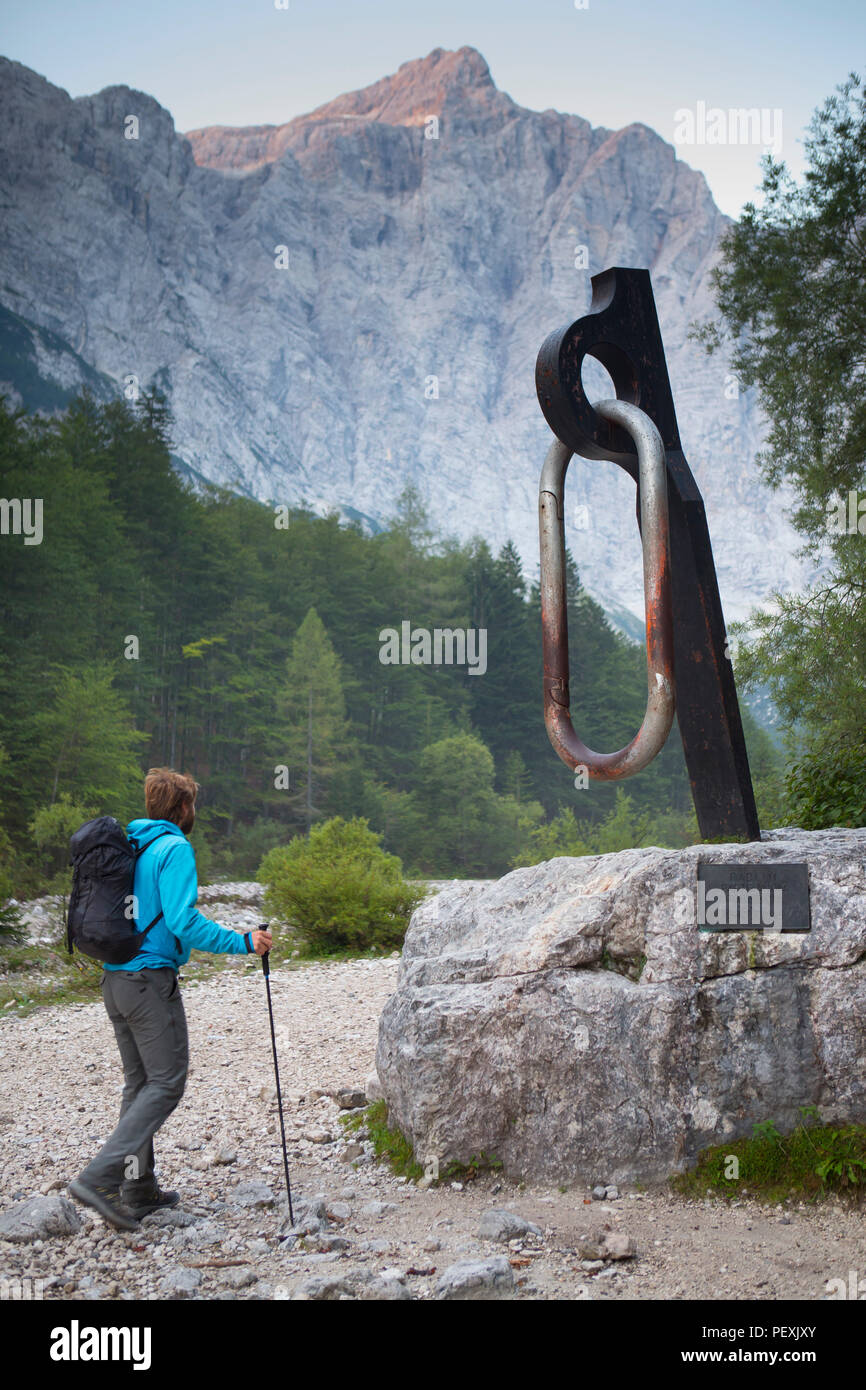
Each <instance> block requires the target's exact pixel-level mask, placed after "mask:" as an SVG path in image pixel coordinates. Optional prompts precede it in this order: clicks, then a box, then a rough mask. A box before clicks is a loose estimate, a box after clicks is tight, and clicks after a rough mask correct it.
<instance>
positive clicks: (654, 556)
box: [536, 267, 761, 840]
mask: <svg viewBox="0 0 866 1390" xmlns="http://www.w3.org/2000/svg"><path fill="white" fill-rule="evenodd" d="M592 286H593V299H592V304H591V307H590V312H589V313H588V314H587V315H585V316H584V317H583V318H581V319H578V320H577V322H576V323H573V324H571V325H570V326H569V327H567V328H564V329H560V330H558V331H557V332H555V333H551V334H550V336H549V337H548V338H547V339H546V340H545V342H544V343H543V344H542V347H541V351H540V352H539V354H538V363H537V366H536V388H537V391H538V399H539V402H540V404H541V409H542V411H543V412H544V417H545V419H546V420H547V423H548V424H549V425H550V428H551V429H552V430H553V433H554V434H555V435H556V440H555V442H554V443H553V444H552V445H551V447H550V450H549V452H548V455H547V458H546V459H545V463H544V468H543V470H542V475H541V486H540V493H539V528H540V539H541V602H542V627H543V644H544V718H545V724H546V726H547V731H548V734H549V736H550V740H551V743H552V744H553V746H554V748H555V749H556V752H557V753H558V755H559V756H560V758H562V760H563V762H565V763H566V764H567V765H568V766H569V767H571V768H576V767H581V766H582V767H585V768H586V770H587V773H588V775H589V777H591V778H595V779H600V780H606V781H609V780H613V779H616V778H622V777H630V776H632V775H633V774H634V773H636V772H639V771H640V770H641V769H642V768H644V767H646V766H647V764H648V763H650V762H651V761H652V759H653V758H654V757H655V756H656V754H657V753H658V752H660V750H661V748H662V747H663V746H664V743H665V740H666V739H667V736H668V733H669V731H670V728H671V725H672V722H673V716H674V703H675V702H676V714H677V720H678V723H679V728H680V734H681V737H682V742H683V751H684V753H685V758H686V765H687V768H688V773H689V780H690V782H691V788H692V796H693V798H694V803H695V810H696V812H697V817H698V825H699V827H700V832H701V835H702V836H703V837H704V839H717V838H719V837H724V838H726V839H731V840H759V839H760V838H761V832H760V828H759V825H758V814H757V810H756V808H755V798H754V794H753V791H752V782H751V776H750V773H749V762H748V757H747V755H746V745H745V740H744V738H743V727H742V721H741V719H740V710H739V704H738V702H737V691H736V686H735V684H734V673H733V668H732V666H731V662H730V660H729V658H728V657H727V656H726V640H725V624H724V619H723V617H722V605H721V600H720V598H719V589H718V582H717V580H716V570H715V565H714V563H713V552H712V546H711V545H710V537H709V532H708V530H707V523H706V516H705V514H704V504H703V499H702V497H701V494H700V492H699V490H698V487H697V484H696V482H695V480H694V478H693V476H692V473H691V470H690V469H689V466H688V464H687V462H686V459H685V456H684V455H683V452H682V448H681V446H680V437H679V430H678V428H677V421H676V414H675V412H674V403H673V396H672V394H671V388H670V381H669V379H668V372H667V365H666V363H665V355H664V348H663V346H662V339H661V333H660V330H659V325H658V318H657V315H656V309H655V301H654V299H653V292H652V286H651V284H650V277H649V272H648V271H646V270H633V269H624V268H622V267H615V268H613V269H610V270H606V271H604V272H603V273H602V274H601V275H595V276H593V279H592ZM586 356H591V357H595V358H597V360H598V361H599V362H601V363H602V365H603V366H604V367H606V368H607V370H608V372H609V373H610V376H611V378H612V380H613V383H614V386H615V388H616V393H617V398H618V399H617V400H615V401H603V402H600V403H599V404H597V405H595V406H592V405H590V403H589V401H588V400H587V397H586V395H585V393H584V390H583V386H582V383H581V367H582V365H583V359H584V357H586ZM572 454H580V455H582V456H583V457H584V458H589V459H610V460H612V461H613V462H614V463H617V464H619V466H620V467H621V468H623V469H625V471H626V472H627V473H628V474H629V475H630V476H631V477H632V478H633V479H634V481H635V483H636V484H637V489H638V496H637V508H638V525H639V527H640V531H641V539H642V543H643V551H644V599H645V610H646V638H647V685H648V695H647V709H646V715H645V717H644V720H643V723H642V724H641V727H640V729H639V731H638V733H637V734H636V735H635V737H634V738H633V739H632V740H631V742H630V743H629V744H627V745H626V747H625V748H621V749H620V750H619V751H618V752H615V753H595V752H593V751H592V750H591V749H589V748H587V747H586V745H585V744H584V743H583V742H582V741H581V739H580V738H579V736H578V734H577V733H576V732H575V730H574V727H573V725H572V722H571V716H570V708H569V658H568V626H567V621H566V594H565V526H564V509H563V494H564V485H565V473H566V469H567V468H568V464H569V461H570V459H571V457H572ZM665 484H666V486H665Z"/></svg>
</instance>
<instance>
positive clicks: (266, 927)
mask: <svg viewBox="0 0 866 1390" xmlns="http://www.w3.org/2000/svg"><path fill="white" fill-rule="evenodd" d="M270 927H271V924H270V922H259V925H258V926H257V927H256V931H270ZM270 954H271V953H270V951H265V953H264V955H263V956H262V970H263V971H264V973H265V974H266V975H270V973H271V966H270V962H269V960H268V956H269V955H270Z"/></svg>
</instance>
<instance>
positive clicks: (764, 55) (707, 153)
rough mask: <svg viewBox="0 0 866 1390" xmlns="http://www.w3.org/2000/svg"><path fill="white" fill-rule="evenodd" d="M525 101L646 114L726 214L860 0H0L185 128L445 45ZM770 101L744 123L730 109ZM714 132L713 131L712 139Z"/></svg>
mask: <svg viewBox="0 0 866 1390" xmlns="http://www.w3.org/2000/svg"><path fill="white" fill-rule="evenodd" d="M467 44H468V45H471V46H472V47H474V48H477V49H478V50H479V51H480V52H481V53H482V54H483V55H484V57H485V58H486V59H487V62H488V64H489V66H490V70H491V73H492V75H493V78H494V81H495V82H496V85H497V86H498V87H499V88H500V89H501V90H503V91H506V92H508V94H509V95H510V96H511V97H512V98H513V99H514V100H515V101H517V102H519V103H520V104H521V105H523V106H528V107H531V108H533V109H535V110H544V109H546V108H548V107H554V108H556V109H557V110H559V111H568V112H573V113H575V114H577V115H579V116H583V117H584V118H585V119H587V120H589V121H591V122H592V124H593V125H601V126H606V127H608V128H611V129H619V128H620V127H621V126H624V125H628V124H630V123H631V122H632V121H642V122H643V123H644V124H646V125H649V126H652V128H653V129H654V130H656V131H658V133H659V135H661V136H662V137H663V138H664V139H666V140H668V141H670V142H671V143H673V144H674V145H675V147H676V149H677V153H678V155H679V157H680V158H682V159H684V160H686V162H687V163H689V164H691V165H692V166H694V167H695V168H699V169H701V170H703V172H704V174H705V175H706V178H707V181H708V183H709V185H710V188H711V190H712V192H713V195H714V197H715V200H716V202H717V203H718V205H719V206H720V207H721V208H722V210H723V211H724V212H726V213H728V214H730V215H731V216H734V217H735V216H737V214H738V213H739V211H740V210H741V208H742V206H743V204H744V203H746V202H747V201H749V200H750V199H756V200H757V198H758V188H759V185H760V180H761V170H760V160H761V155H762V154H763V153H764V151H765V149H771V150H772V152H773V153H775V154H776V155H777V157H781V158H782V159H784V160H785V162H786V163H787V164H788V166H789V167H790V168H791V170H792V171H793V172H794V174H795V175H799V174H800V173H801V172H802V168H803V146H802V138H803V134H804V129H805V127H806V126H807V124H808V122H809V120H810V118H811V116H812V113H813V112H814V110H815V109H816V107H818V106H820V105H821V104H822V103H823V102H824V101H825V100H826V98H827V97H828V96H830V95H831V94H832V92H833V91H834V89H835V88H836V87H837V86H838V84H839V83H840V82H842V81H844V80H845V78H846V77H847V75H848V73H849V72H850V71H851V69H852V68H853V69H854V70H855V71H859V72H861V73H862V72H863V70H864V67H866V64H864V61H863V59H864V57H866V3H864V0H821V2H820V3H818V0H421V2H420V3H412V0H147V3H145V4H143V5H137V4H129V3H123V0H25V2H24V3H23V4H22V3H21V0H0V52H2V53H3V54H4V55H5V56H6V57H9V58H14V59H15V60H17V61H18V62H21V63H24V64H25V65H26V66H27V67H31V68H34V69H35V70H36V71H37V72H39V73H41V74H42V76H44V77H47V78H48V79H49V81H51V82H53V83H55V84H56V85H57V86H60V87H63V88H64V89H65V90H66V91H68V92H69V93H70V94H71V95H72V96H84V95H88V94H90V93H93V92H96V91H99V90H100V89H101V88H103V87H107V86H114V85H118V84H125V85H127V86H130V87H134V88H137V89H139V90H141V91H145V92H147V93H149V94H150V95H151V96H154V97H156V99H157V100H158V101H159V102H160V103H161V104H162V105H163V106H164V107H166V108H167V109H168V110H169V111H170V112H171V114H172V116H173V117H174V121H175V125H176V127H177V128H178V130H182V131H183V130H192V129H195V128H198V127H200V126H206V125H259V124H275V125H277V124H280V123H282V122H283V121H287V120H290V119H291V117H293V116H297V115H300V114H302V113H304V112H306V111H310V110H312V109H313V107H315V106H318V105H321V104H322V103H323V102H325V101H329V100H331V99H332V98H333V97H335V96H337V95H339V94H340V93H342V92H346V91H351V90H354V89H356V88H359V87H364V86H367V85H368V84H369V83H371V82H374V81H376V80H377V79H378V78H380V77H384V76H385V75H386V74H388V73H391V72H394V71H396V69H397V68H398V67H399V66H400V64H401V63H404V62H407V61H409V60H410V59H413V58H420V57H423V56H425V55H426V54H427V53H429V52H430V51H431V50H432V49H434V48H461V47H463V46H464V45H467ZM741 108H746V109H748V110H754V111H755V112H757V113H759V114H758V116H757V119H756V120H755V122H754V125H751V124H750V126H749V128H748V129H743V128H742V127H741V125H740V123H739V121H738V119H737V118H736V117H735V116H734V117H731V115H730V114H729V113H731V112H736V111H737V110H739V109H741ZM702 135H703V137H704V138H703V140H702V139H701V136H702Z"/></svg>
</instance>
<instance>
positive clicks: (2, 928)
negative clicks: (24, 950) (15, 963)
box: [0, 864, 27, 946]
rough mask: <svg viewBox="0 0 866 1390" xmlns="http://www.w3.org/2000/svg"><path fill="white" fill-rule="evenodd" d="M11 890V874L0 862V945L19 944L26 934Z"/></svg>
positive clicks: (12, 889) (12, 887)
mask: <svg viewBox="0 0 866 1390" xmlns="http://www.w3.org/2000/svg"><path fill="white" fill-rule="evenodd" d="M13 891H14V885H13V883H12V875H11V874H9V873H7V871H6V870H5V869H4V867H3V865H2V864H0V946H14V945H19V944H20V943H21V942H22V941H24V939H25V937H26V935H27V933H26V931H25V928H24V923H23V922H22V920H21V914H20V912H19V911H18V907H17V905H16V903H15V901H14V899H13Z"/></svg>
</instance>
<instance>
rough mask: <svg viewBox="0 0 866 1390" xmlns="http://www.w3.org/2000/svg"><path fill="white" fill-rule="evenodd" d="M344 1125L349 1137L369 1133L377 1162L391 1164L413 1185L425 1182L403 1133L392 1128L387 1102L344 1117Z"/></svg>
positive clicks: (398, 1173)
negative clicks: (420, 1180) (419, 1180)
mask: <svg viewBox="0 0 866 1390" xmlns="http://www.w3.org/2000/svg"><path fill="white" fill-rule="evenodd" d="M340 1124H341V1125H343V1127H344V1129H345V1130H346V1133H347V1134H358V1133H360V1131H361V1130H364V1131H366V1133H367V1134H368V1135H369V1137H370V1141H371V1143H372V1145H373V1152H374V1153H375V1155H376V1160H377V1162H379V1163H387V1164H388V1165H389V1167H390V1168H391V1170H392V1171H393V1172H394V1173H396V1174H397V1176H398V1177H405V1178H409V1179H410V1180H411V1181H412V1182H417V1181H418V1179H419V1178H423V1176H424V1169H423V1168H422V1167H421V1164H420V1163H419V1162H418V1161H417V1159H416V1158H415V1150H414V1149H413V1148H412V1145H411V1144H410V1143H409V1140H408V1139H407V1138H406V1137H405V1136H404V1135H402V1134H401V1133H400V1131H399V1130H396V1129H389V1128H388V1107H387V1106H386V1104H385V1102H384V1101H383V1100H376V1101H374V1102H373V1104H372V1105H368V1106H367V1107H366V1109H365V1110H362V1111H359V1112H358V1113H357V1114H355V1115H345V1116H343V1115H341V1116H340Z"/></svg>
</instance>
